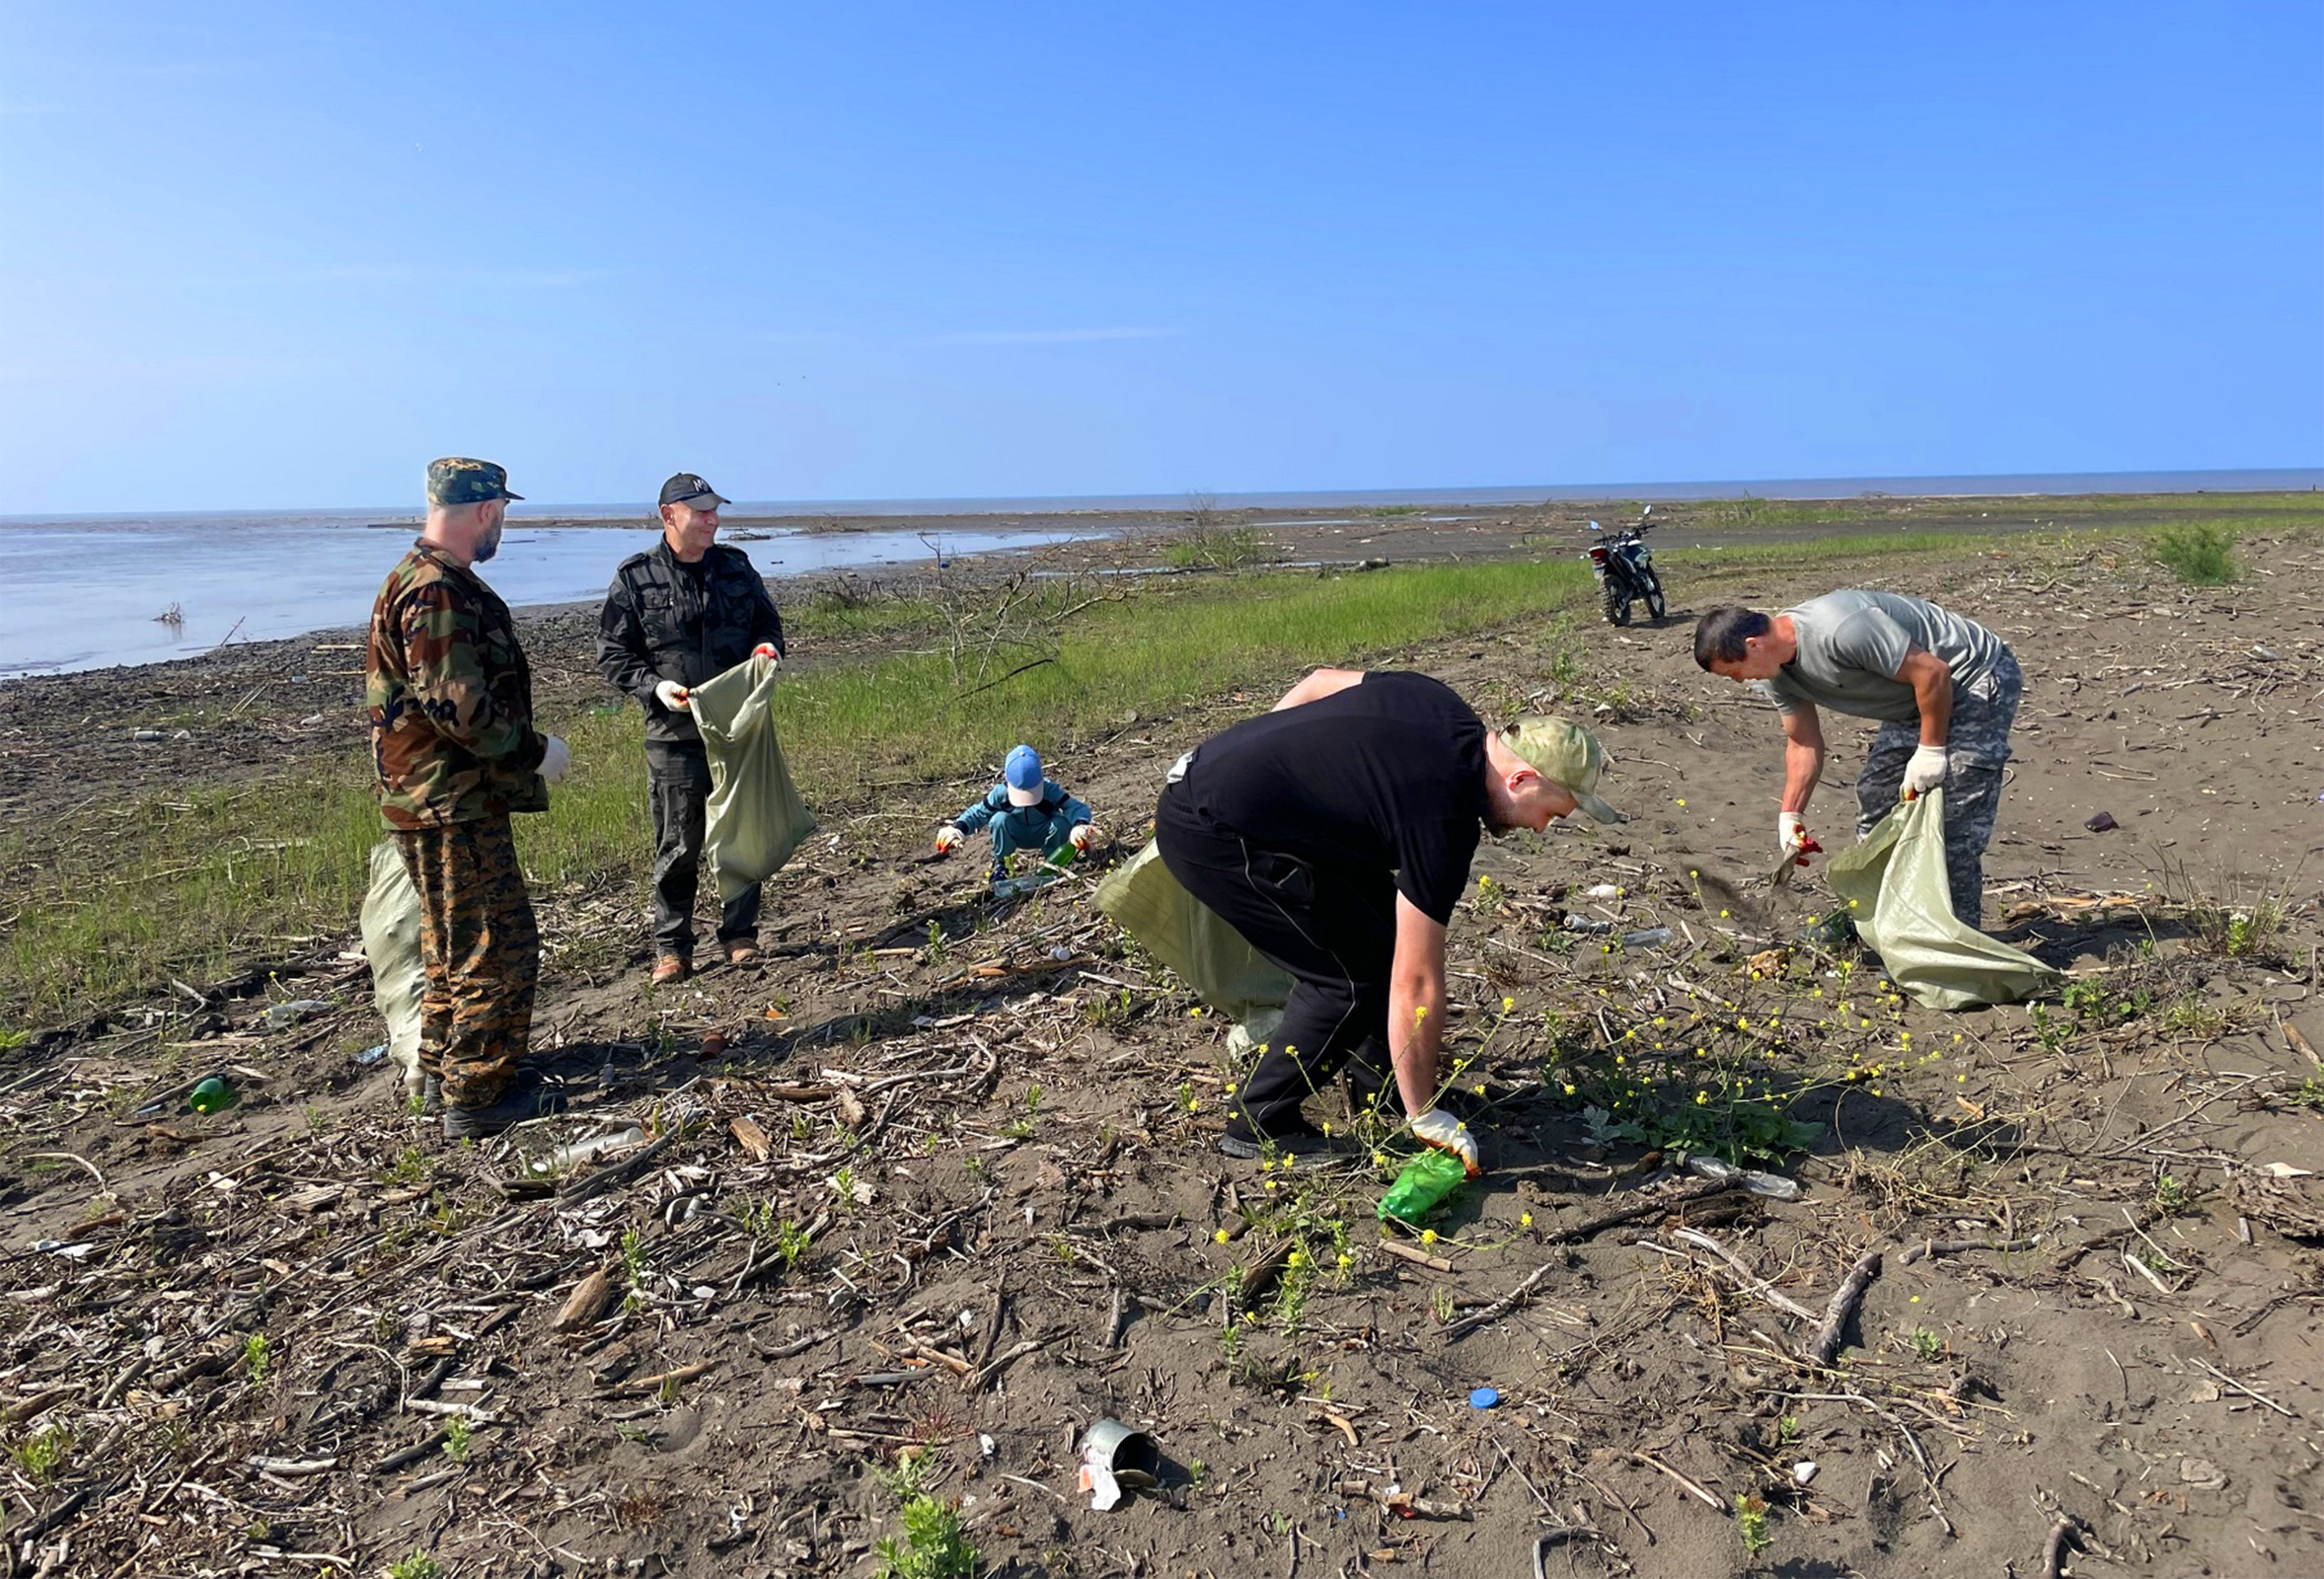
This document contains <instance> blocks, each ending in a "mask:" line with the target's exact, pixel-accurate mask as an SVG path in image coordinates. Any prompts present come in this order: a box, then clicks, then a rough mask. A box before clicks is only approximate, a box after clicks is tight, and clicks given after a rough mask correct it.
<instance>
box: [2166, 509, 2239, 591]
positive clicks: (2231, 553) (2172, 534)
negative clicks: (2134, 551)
mask: <svg viewBox="0 0 2324 1579" xmlns="http://www.w3.org/2000/svg"><path fill="white" fill-rule="evenodd" d="M2240 536H2241V534H2240V533H2238V532H2237V531H2236V529H2235V528H2234V527H2233V526H2232V525H2230V524H2229V523H2227V522H2225V521H2186V522H2181V523H2178V524H2176V525H2172V526H2166V527H2163V528H2162V529H2161V530H2160V531H2158V532H2156V533H2155V534H2154V540H2153V542H2152V544H2151V545H2150V548H2151V551H2152V553H2153V555H2154V558H2155V562H2156V563H2157V564H2161V565H2163V566H2164V567H2165V568H2167V569H2168V570H2169V571H2170V572H2171V573H2172V574H2173V575H2175V576H2177V577H2178V578H2179V579H2180V580H2182V581H2184V582H2186V583H2187V584H2188V585H2189V586H2225V585H2226V584H2227V583H2228V582H2230V581H2233V580H2234V579H2235V578H2236V576H2237V575H2238V574H2240V573H2241V572H2240V571H2239V570H2238V568H2237V566H2236V564H2235V544H2236V542H2237V540H2238V538H2239V537H2240Z"/></svg>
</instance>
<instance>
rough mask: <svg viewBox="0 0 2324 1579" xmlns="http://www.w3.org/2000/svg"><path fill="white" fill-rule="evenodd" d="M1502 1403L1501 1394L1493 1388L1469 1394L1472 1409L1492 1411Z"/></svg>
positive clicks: (1480, 1389) (1479, 1389) (1477, 1390)
mask: <svg viewBox="0 0 2324 1579" xmlns="http://www.w3.org/2000/svg"><path fill="white" fill-rule="evenodd" d="M1500 1402H1501V1394H1500V1393H1499V1391H1496V1390H1494V1389H1492V1388H1478V1389H1476V1390H1475V1391H1472V1392H1470V1393H1469V1394H1468V1406H1469V1407H1470V1408H1472V1409H1490V1408H1494V1407H1496V1406H1498V1405H1499V1403H1500Z"/></svg>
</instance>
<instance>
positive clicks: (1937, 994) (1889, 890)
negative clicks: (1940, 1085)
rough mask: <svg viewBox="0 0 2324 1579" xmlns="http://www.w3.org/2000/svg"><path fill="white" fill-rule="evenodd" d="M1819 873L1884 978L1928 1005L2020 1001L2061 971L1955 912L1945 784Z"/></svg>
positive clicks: (1902, 810) (1958, 1006) (1963, 1006)
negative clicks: (1991, 935) (1948, 870)
mask: <svg viewBox="0 0 2324 1579" xmlns="http://www.w3.org/2000/svg"><path fill="white" fill-rule="evenodd" d="M1825 878H1826V880H1827V881H1829V882H1830V883H1831V884H1832V886H1833V890H1834V891H1835V892H1837V894H1838V895H1839V896H1840V897H1841V898H1842V899H1845V900H1846V901H1848V904H1849V905H1850V907H1851V908H1850V910H1849V912H1848V913H1849V915H1850V916H1851V917H1852V918H1853V919H1854V921H1855V923H1856V935H1857V936H1858V937H1860V938H1862V939H1863V940H1864V944H1865V946H1866V947H1868V948H1870V949H1871V950H1872V951H1873V952H1874V953H1876V954H1878V955H1879V956H1880V963H1881V966H1882V968H1883V969H1885V970H1886V971H1887V972H1888V977H1889V980H1891V981H1893V982H1895V983H1896V984H1897V987H1898V989H1899V990H1900V991H1902V992H1904V993H1905V994H1906V995H1907V996H1909V997H1910V998H1911V999H1912V1001H1913V1002H1914V1003H1916V1004H1919V1005H1921V1006H1922V1007H1923V1008H1927V1009H1968V1008H1971V1007H1974V1006H1976V1005H1980V1004H2016V1003H2023V1002H2024V1001H2025V1000H2026V999H2028V998H2031V997H2033V996H2034V995H2035V994H2036V993H2040V992H2044V991H2046V990H2048V989H2049V988H2050V987H2051V986H2053V985H2054V984H2056V982H2057V981H2058V980H2059V972H2058V971H2056V970H2054V969H2052V968H2051V967H2050V966H2048V965H2045V964H2043V963H2042V962H2041V961H2040V960H2038V959H2036V958H2035V957H2034V956H2033V955H2031V954H2029V953H2026V952H2024V951H2023V950H2021V949H2016V948H2012V947H2010V946H2009V945H2008V944H2007V943H2005V942H2002V941H2001V940H1999V939H1996V938H1988V937H1987V936H1986V935H1985V934H1984V933H1982V932H1979V931H1978V930H1977V929H1976V928H1974V927H1971V926H1968V925H1967V924H1965V923H1964V922H1962V921H1961V920H1960V919H1959V918H1958V917H1956V916H1955V915H1954V914H1953V891H1952V885H1951V883H1950V882H1949V881H1947V879H1946V875H1945V792H1944V790H1942V789H1937V790H1930V791H1928V793H1926V794H1924V795H1921V796H1919V797H1918V798H1916V799H1912V800H1908V801H1906V802H1904V804H1902V805H1900V806H1898V807H1897V809H1896V810H1894V811H1892V812H1890V813H1889V814H1888V815H1887V816H1885V817H1883V818H1881V819H1880V822H1879V825H1878V826H1876V827H1875V828H1874V829H1873V830H1872V831H1871V832H1870V833H1868V834H1866V835H1865V836H1864V837H1863V838H1862V839H1861V840H1859V841H1857V843H1856V844H1855V845H1854V846H1852V847H1851V848H1849V849H1846V850H1843V851H1841V852H1840V853H1839V854H1838V855H1837V856H1834V857H1833V858H1832V861H1831V864H1830V865H1827V866H1826V868H1825Z"/></svg>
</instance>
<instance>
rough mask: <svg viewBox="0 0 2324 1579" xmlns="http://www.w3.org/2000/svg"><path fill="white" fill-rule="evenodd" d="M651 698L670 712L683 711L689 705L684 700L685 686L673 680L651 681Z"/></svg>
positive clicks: (686, 709) (685, 710)
mask: <svg viewBox="0 0 2324 1579" xmlns="http://www.w3.org/2000/svg"><path fill="white" fill-rule="evenodd" d="M653 700H654V701H656V702H658V703H660V704H661V705H662V706H663V707H665V708H667V709H669V710H670V711H671V712H672V713H685V712H687V711H688V710H689V708H690V707H691V704H690V703H688V702H687V700H686V688H685V687H684V686H682V685H680V684H679V683H678V682H677V681H675V680H656V681H655V682H654V683H653Z"/></svg>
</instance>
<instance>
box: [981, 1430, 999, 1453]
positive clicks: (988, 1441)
mask: <svg viewBox="0 0 2324 1579" xmlns="http://www.w3.org/2000/svg"><path fill="white" fill-rule="evenodd" d="M976 1451H977V1452H978V1453H980V1454H982V1455H983V1456H984V1457H986V1458H988V1459H989V1458H991V1457H992V1456H993V1455H994V1454H996V1453H998V1452H1000V1451H1001V1444H999V1443H998V1442H995V1441H994V1440H993V1439H992V1438H991V1437H989V1436H987V1435H985V1433H984V1432H982V1431H979V1432H978V1433H977V1434H976Z"/></svg>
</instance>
